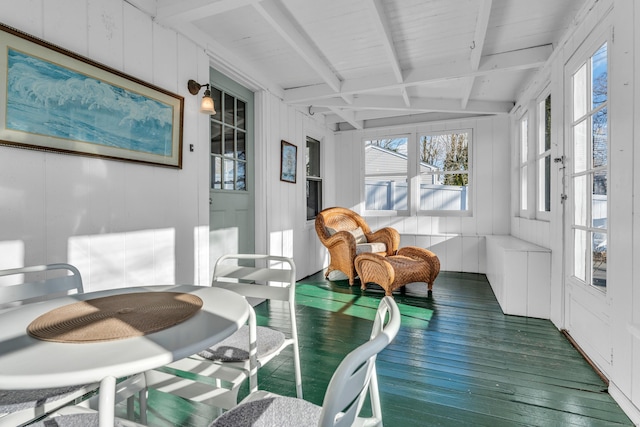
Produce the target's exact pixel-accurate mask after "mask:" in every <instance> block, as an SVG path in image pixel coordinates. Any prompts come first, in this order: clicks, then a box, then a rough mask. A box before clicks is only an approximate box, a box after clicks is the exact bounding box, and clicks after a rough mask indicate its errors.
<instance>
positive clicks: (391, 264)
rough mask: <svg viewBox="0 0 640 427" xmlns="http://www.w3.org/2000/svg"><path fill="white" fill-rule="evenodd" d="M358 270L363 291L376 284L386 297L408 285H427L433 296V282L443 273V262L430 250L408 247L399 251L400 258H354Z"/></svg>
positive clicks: (366, 255) (367, 256)
mask: <svg viewBox="0 0 640 427" xmlns="http://www.w3.org/2000/svg"><path fill="white" fill-rule="evenodd" d="M355 267H356V271H357V272H358V276H360V283H361V288H362V289H366V287H367V283H376V284H378V285H380V286H382V288H383V289H384V291H385V295H391V293H392V292H393V291H394V290H396V289H398V288H401V287H402V286H404V285H406V284H407V283H412V282H425V283H427V289H428V291H429V294H431V290H432V288H433V282H434V281H435V280H436V277H438V273H440V260H439V259H438V257H437V256H436V254H434V253H433V252H431V251H429V250H427V249H423V248H418V247H415V246H407V247H404V248H400V249H398V252H397V255H392V256H387V257H384V256H381V255H378V254H374V253H363V254H360V255H358V256H357V257H356V259H355Z"/></svg>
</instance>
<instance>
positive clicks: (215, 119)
mask: <svg viewBox="0 0 640 427" xmlns="http://www.w3.org/2000/svg"><path fill="white" fill-rule="evenodd" d="M211 97H212V98H213V100H214V103H215V105H216V114H213V115H211V134H210V135H211V188H212V189H214V190H228V191H247V152H246V141H247V129H246V102H244V101H242V100H241V99H239V98H236V97H235V96H233V95H231V94H229V93H226V92H224V91H222V90H220V89H218V88H216V87H214V86H213V85H212V86H211Z"/></svg>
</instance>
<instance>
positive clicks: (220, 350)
mask: <svg viewBox="0 0 640 427" xmlns="http://www.w3.org/2000/svg"><path fill="white" fill-rule="evenodd" d="M256 332H257V343H258V354H257V356H258V358H259V359H260V358H262V357H265V356H268V355H270V354H271V353H273V352H274V351H276V350H277V349H278V348H280V346H281V345H282V344H283V343H284V341H285V339H286V337H285V336H284V334H283V333H282V332H280V331H276V330H274V329H271V328H267V327H264V326H258V328H257V331H256ZM198 355H199V356H200V357H204V358H205V359H209V360H215V361H221V362H242V361H245V360H249V327H248V326H247V325H245V326H243V327H241V328H240V329H238V331H237V332H235V333H234V334H233V335H231V336H230V337H228V338H225V339H224V340H222V341H220V342H219V343H218V344H216V345H214V346H213V347H209V348H208V349H206V350H204V351H201V352H200V353H198Z"/></svg>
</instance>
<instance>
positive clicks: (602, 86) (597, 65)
mask: <svg viewBox="0 0 640 427" xmlns="http://www.w3.org/2000/svg"><path fill="white" fill-rule="evenodd" d="M607 62H608V61H607V44H606V43H605V44H603V45H602V46H601V47H600V49H598V51H597V52H596V53H595V54H594V55H593V56H592V57H591V103H592V107H591V108H592V109H596V108H597V107H598V106H600V105H601V104H602V103H604V102H606V101H607V91H608V81H607V80H608V77H607V74H608V73H607Z"/></svg>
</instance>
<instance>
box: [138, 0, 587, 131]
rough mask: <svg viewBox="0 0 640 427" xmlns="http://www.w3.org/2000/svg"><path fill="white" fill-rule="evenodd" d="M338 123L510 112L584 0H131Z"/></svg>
mask: <svg viewBox="0 0 640 427" xmlns="http://www.w3.org/2000/svg"><path fill="white" fill-rule="evenodd" d="M129 2H130V3H132V4H134V5H135V6H137V7H139V8H141V9H143V10H145V11H146V12H147V13H149V14H150V15H152V16H153V17H154V19H155V20H156V22H158V23H159V24H161V25H164V26H167V27H170V28H174V29H175V30H177V31H178V32H180V33H182V34H184V35H185V36H187V37H189V38H191V39H193V40H194V41H196V42H197V43H199V44H201V45H202V46H204V47H205V48H206V50H207V52H208V53H209V55H210V57H211V58H212V66H213V67H214V68H216V69H218V70H219V71H221V72H223V73H225V74H227V75H229V76H230V77H232V78H234V79H235V80H238V81H239V82H240V83H242V84H244V85H246V86H248V87H249V88H250V89H252V90H259V89H266V90H268V91H270V92H272V93H273V94H275V95H277V96H279V97H280V98H282V100H283V101H284V102H285V103H286V104H290V105H293V106H296V107H298V108H300V109H301V110H304V111H306V112H307V113H309V114H313V115H323V116H324V118H325V121H326V123H327V124H328V125H329V126H330V127H332V128H334V129H336V130H346V129H354V128H355V129H365V128H373V127H379V126H388V125H394V124H400V123H403V124H408V123H413V122H423V121H432V120H443V119H450V118H460V117H469V116H478V115H495V114H507V113H509V111H511V109H512V108H513V107H514V102H515V101H516V99H517V97H518V94H519V93H520V92H521V91H523V90H524V89H525V88H526V87H527V85H528V84H529V82H530V81H531V79H532V77H533V76H534V75H535V73H536V71H537V70H539V69H540V67H541V66H542V65H544V63H545V62H546V60H547V59H548V58H549V56H550V55H551V54H552V52H553V50H554V48H556V47H557V45H558V43H559V42H560V41H561V39H562V37H563V35H564V34H565V33H566V32H567V31H568V30H570V29H571V28H572V26H573V25H574V23H575V22H576V16H577V15H578V14H579V13H582V12H583V11H582V9H583V8H584V4H585V3H586V0H535V1H530V0H183V1H174V0H157V1H154V0H129Z"/></svg>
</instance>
